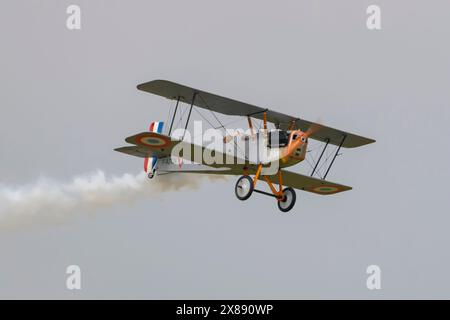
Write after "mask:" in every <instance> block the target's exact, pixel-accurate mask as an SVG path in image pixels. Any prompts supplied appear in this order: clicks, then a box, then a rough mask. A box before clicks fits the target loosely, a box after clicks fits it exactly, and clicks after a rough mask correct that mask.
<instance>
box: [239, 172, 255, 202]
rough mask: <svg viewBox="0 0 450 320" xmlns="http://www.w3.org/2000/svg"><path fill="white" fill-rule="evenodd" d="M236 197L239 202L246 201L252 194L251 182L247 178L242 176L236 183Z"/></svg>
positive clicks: (250, 179)
mask: <svg viewBox="0 0 450 320" xmlns="http://www.w3.org/2000/svg"><path fill="white" fill-rule="evenodd" d="M234 192H235V193H236V197H237V198H238V199H239V200H247V199H248V198H250V196H251V195H252V193H253V180H252V178H250V177H249V176H242V177H240V178H239V179H238V181H237V182H236V187H235V188H234Z"/></svg>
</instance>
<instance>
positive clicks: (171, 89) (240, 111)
mask: <svg viewBox="0 0 450 320" xmlns="http://www.w3.org/2000/svg"><path fill="white" fill-rule="evenodd" d="M137 88H138V89H139V90H142V91H146V92H150V93H153V94H156V95H159V96H162V97H166V98H169V99H173V100H176V99H178V98H179V99H180V101H182V102H185V103H188V104H191V103H192V102H193V104H194V105H195V106H197V107H199V108H204V109H208V110H211V111H214V112H220V113H223V114H226V115H236V116H251V117H253V118H257V119H261V120H262V119H263V117H264V116H263V113H264V112H266V114H267V121H269V122H272V123H274V124H275V125H277V126H279V127H280V128H282V129H286V128H289V126H290V125H291V124H292V123H294V127H295V128H300V129H301V130H302V131H306V130H307V129H308V128H310V127H311V125H313V124H314V123H313V122H310V121H307V120H302V119H299V118H297V117H292V116H289V115H286V114H283V113H280V112H276V111H273V110H269V109H268V108H261V107H257V106H254V105H251V104H248V103H244V102H240V101H236V100H233V99H229V98H225V97H221V96H218V95H216V94H212V93H209V92H206V91H202V90H198V89H195V88H191V87H187V86H184V85H181V84H178V83H174V82H170V81H167V80H154V81H150V82H146V83H142V84H139V85H138V86H137ZM194 94H195V99H193V98H194ZM193 100H194V101H193ZM319 127H320V128H319V129H318V130H316V131H315V132H314V133H313V134H311V136H310V138H312V139H316V140H320V141H324V142H326V141H328V142H329V143H330V144H334V145H340V144H341V142H342V141H343V143H342V146H343V147H345V148H354V147H359V146H362V145H365V144H369V143H372V142H375V140H373V139H369V138H365V137H362V136H359V135H356V134H352V133H349V132H346V131H342V130H338V129H334V128H331V127H326V126H322V125H319ZM343 137H345V140H343Z"/></svg>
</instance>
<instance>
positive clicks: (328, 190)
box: [313, 186, 339, 193]
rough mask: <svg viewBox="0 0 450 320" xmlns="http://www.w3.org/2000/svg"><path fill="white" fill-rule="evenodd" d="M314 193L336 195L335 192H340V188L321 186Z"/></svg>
mask: <svg viewBox="0 0 450 320" xmlns="http://www.w3.org/2000/svg"><path fill="white" fill-rule="evenodd" d="M313 191H315V192H319V193H334V192H338V191H339V188H337V187H334V186H320V187H315V188H314V189H313Z"/></svg>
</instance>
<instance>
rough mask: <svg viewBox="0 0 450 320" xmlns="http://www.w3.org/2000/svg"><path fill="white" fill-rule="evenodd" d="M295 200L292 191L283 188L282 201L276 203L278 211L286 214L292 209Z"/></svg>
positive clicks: (293, 191)
mask: <svg viewBox="0 0 450 320" xmlns="http://www.w3.org/2000/svg"><path fill="white" fill-rule="evenodd" d="M296 198H297V197H296V195H295V190H294V189H292V188H291V187H288V188H285V189H284V190H283V199H281V200H279V201H277V202H278V209H280V210H281V211H283V212H288V211H289V210H291V209H292V208H293V207H294V205H295V200H296Z"/></svg>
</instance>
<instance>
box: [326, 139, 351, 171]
mask: <svg viewBox="0 0 450 320" xmlns="http://www.w3.org/2000/svg"><path fill="white" fill-rule="evenodd" d="M345 138H347V135H346V134H344V136H343V137H342V141H341V143H340V144H339V147H338V148H337V150H336V153H335V154H334V157H333V160H331V163H330V166H329V167H328V169H327V172H325V175H324V176H323V180H325V178H326V177H327V174H328V172H329V171H330V169H331V166H332V165H333V163H334V160H335V159H336V157H337V155H338V153H339V150H341V147H342V145H343V144H344V141H345ZM327 144H328V143H327Z"/></svg>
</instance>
